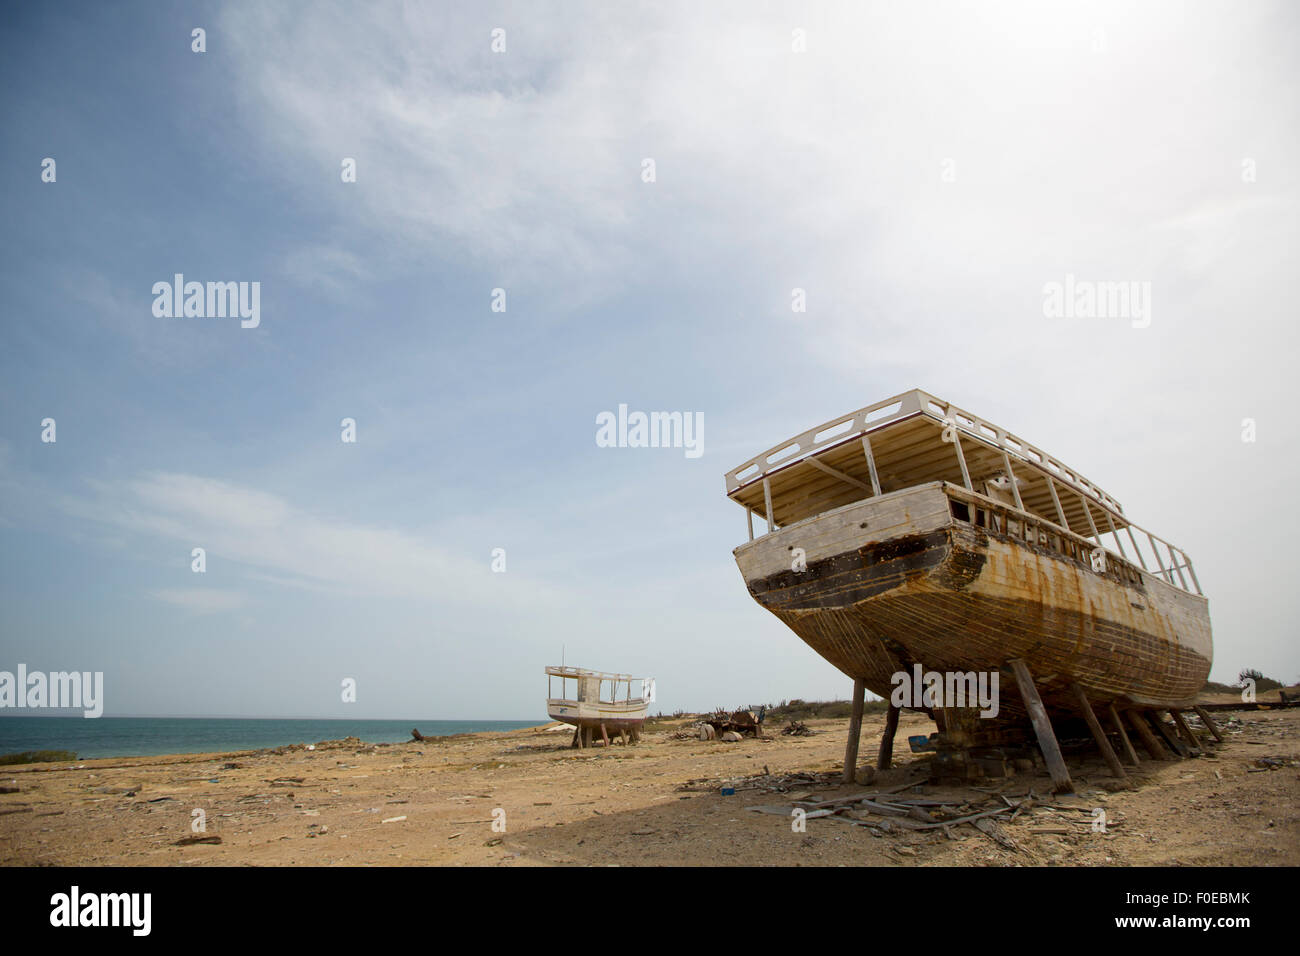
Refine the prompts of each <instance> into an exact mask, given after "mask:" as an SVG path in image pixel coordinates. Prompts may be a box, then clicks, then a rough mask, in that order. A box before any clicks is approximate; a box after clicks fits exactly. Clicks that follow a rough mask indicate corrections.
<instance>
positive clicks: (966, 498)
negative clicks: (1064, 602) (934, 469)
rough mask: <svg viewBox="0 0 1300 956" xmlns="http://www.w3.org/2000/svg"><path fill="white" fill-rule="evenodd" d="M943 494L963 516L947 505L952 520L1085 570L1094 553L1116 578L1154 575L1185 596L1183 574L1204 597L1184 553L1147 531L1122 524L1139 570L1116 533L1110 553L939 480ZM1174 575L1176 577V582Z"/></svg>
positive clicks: (1040, 519)
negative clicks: (1044, 550) (1146, 544)
mask: <svg viewBox="0 0 1300 956" xmlns="http://www.w3.org/2000/svg"><path fill="white" fill-rule="evenodd" d="M943 490H944V493H945V494H946V495H947V496H948V499H949V501H950V502H955V503H960V504H962V505H964V506H965V508H966V514H965V515H964V516H963V515H962V514H961V513H959V512H958V510H957V509H956V508H955V507H952V506H951V505H950V511H951V513H952V516H953V518H954V519H955V520H958V521H965V522H966V523H968V524H971V525H974V526H977V527H985V528H990V529H992V530H994V531H998V532H1000V533H1002V534H1010V535H1013V536H1015V537H1018V538H1022V539H1024V540H1026V541H1029V542H1031V543H1034V544H1037V545H1039V546H1043V545H1046V546H1048V547H1051V548H1052V549H1053V550H1055V551H1057V552H1058V553H1060V554H1064V555H1067V556H1069V557H1071V558H1074V559H1075V560H1078V561H1081V562H1083V563H1085V564H1088V565H1090V566H1092V565H1093V562H1094V556H1095V555H1096V553H1097V551H1098V550H1099V549H1100V550H1101V551H1104V552H1105V554H1106V560H1107V561H1109V562H1110V564H1111V565H1117V566H1119V567H1120V568H1121V569H1123V571H1122V572H1121V573H1125V574H1129V575H1132V576H1134V583H1136V581H1137V580H1138V579H1139V576H1140V574H1141V573H1142V572H1146V573H1147V574H1151V575H1159V576H1160V578H1161V580H1163V581H1164V582H1165V583H1167V584H1170V585H1172V586H1173V587H1176V588H1178V589H1179V590H1182V591H1186V592H1187V593H1189V594H1190V593H1192V589H1191V588H1189V587H1188V585H1187V578H1185V577H1184V576H1183V569H1186V570H1187V573H1188V575H1190V577H1191V581H1192V584H1193V586H1194V587H1195V588H1196V591H1195V593H1196V594H1202V595H1203V594H1204V592H1203V591H1201V585H1200V582H1199V581H1198V580H1197V578H1196V572H1195V571H1194V570H1193V569H1192V562H1191V559H1190V558H1189V557H1188V556H1187V553H1186V552H1184V551H1182V550H1180V549H1178V548H1175V547H1174V546H1173V545H1171V544H1169V542H1167V541H1165V540H1164V539H1162V538H1157V537H1156V536H1155V535H1153V534H1151V532H1149V531H1146V530H1144V529H1142V528H1139V527H1138V526H1137V525H1135V524H1132V523H1131V522H1130V523H1129V524H1128V525H1127V527H1126V530H1128V534H1129V539H1130V544H1131V545H1132V547H1133V549H1134V551H1135V553H1136V555H1137V559H1138V561H1139V563H1140V564H1141V569H1140V570H1139V568H1138V565H1136V564H1134V563H1133V562H1132V561H1131V560H1130V559H1129V557H1128V553H1127V552H1126V551H1125V550H1124V545H1123V542H1121V541H1120V538H1119V534H1118V532H1114V531H1112V532H1111V534H1112V536H1113V538H1114V541H1115V544H1116V546H1117V548H1111V547H1109V546H1108V545H1107V544H1106V542H1104V541H1103V540H1102V539H1101V535H1100V534H1099V535H1098V536H1097V538H1095V539H1089V538H1085V537H1084V536H1083V535H1081V534H1076V533H1075V532H1073V531H1071V530H1070V529H1068V528H1063V527H1061V525H1059V524H1057V523H1056V522H1055V521H1051V520H1050V519H1048V518H1044V517H1043V516H1042V515H1038V514H1034V513H1033V512H1030V511H1023V510H1021V509H1019V508H1016V507H1014V506H1012V505H1007V504H1004V503H1003V502H1000V501H995V500H993V499H992V498H989V497H988V496H986V495H981V494H979V493H978V492H975V491H967V490H966V489H965V488H962V487H960V486H959V485H954V484H952V483H951V482H947V481H945V482H944V483H943ZM980 512H983V514H982V515H981V514H980ZM1133 528H1137V530H1139V531H1142V533H1143V534H1145V535H1146V536H1147V537H1148V538H1149V539H1150V551H1151V557H1153V558H1154V560H1153V562H1152V563H1153V564H1154V565H1155V570H1154V571H1153V570H1152V569H1151V568H1149V567H1148V566H1147V561H1146V556H1144V555H1143V553H1142V550H1141V549H1140V548H1139V547H1138V544H1137V539H1136V538H1135V537H1134V536H1133V532H1132V529H1133ZM1053 539H1055V540H1053ZM1157 542H1159V543H1160V544H1163V545H1164V546H1165V548H1166V549H1167V550H1168V552H1169V563H1168V565H1166V564H1165V562H1164V559H1163V558H1162V557H1161V556H1160V550H1159V548H1157V547H1156V544H1157ZM1178 557H1181V558H1182V560H1181V561H1179V560H1178ZM1103 567H1104V566H1103ZM1099 570H1100V569H1099ZM1175 575H1177V578H1176V579H1175Z"/></svg>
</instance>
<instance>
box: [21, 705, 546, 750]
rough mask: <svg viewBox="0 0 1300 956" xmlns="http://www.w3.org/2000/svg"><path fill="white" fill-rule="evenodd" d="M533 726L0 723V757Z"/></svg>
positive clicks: (529, 723)
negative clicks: (19, 754)
mask: <svg viewBox="0 0 1300 956" xmlns="http://www.w3.org/2000/svg"><path fill="white" fill-rule="evenodd" d="M545 723H547V721H546V719H545V718H542V719H539V720H418V719H416V720H337V719H332V720H310V719H293V720H281V719H259V718H243V717H220V718H209V717H96V718H91V719H88V718H85V717H82V716H80V715H78V716H76V717H48V716H46V717H28V716H22V717H0V756H3V755H4V754H10V753H19V752H22V751H25V750H72V751H75V752H76V754H77V757H78V758H80V759H86V758H89V757H142V756H155V755H158V754H180V753H216V752H221V753H224V752H226V751H231V750H260V749H262V748H264V747H282V746H286V745H288V744H315V743H320V742H321V741H324V740H339V739H341V738H343V737H360V738H361V739H362V740H364V741H365V742H366V743H375V744H377V743H399V742H401V741H404V740H410V739H411V728H416V729H418V730H419V731H420V733H421V734H423V735H424V736H425V737H445V736H449V735H451V734H468V733H478V732H482V731H494V730H495V731H501V730H516V729H518V728H520V727H537V726H541V725H542V724H545Z"/></svg>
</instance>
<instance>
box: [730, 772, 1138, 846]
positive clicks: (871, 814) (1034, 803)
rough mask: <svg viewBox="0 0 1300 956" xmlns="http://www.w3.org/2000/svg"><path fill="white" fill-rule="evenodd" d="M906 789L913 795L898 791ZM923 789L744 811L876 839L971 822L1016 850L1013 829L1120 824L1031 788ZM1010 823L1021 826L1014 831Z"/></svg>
mask: <svg viewBox="0 0 1300 956" xmlns="http://www.w3.org/2000/svg"><path fill="white" fill-rule="evenodd" d="M904 790H911V791H912V792H911V793H902V792H901V791H904ZM925 790H926V788H924V787H923V786H922V785H918V784H911V783H908V784H902V785H900V786H897V787H892V788H889V789H876V790H872V791H868V792H864V793H855V794H849V795H846V796H842V797H834V798H832V799H827V800H810V799H807V798H805V799H795V800H793V801H791V802H790V803H788V804H764V805H760V806H751V807H746V808H745V809H746V810H752V811H754V812H756V813H769V814H773V815H777V816H782V817H785V818H787V819H792V818H794V816H795V811H796V810H802V811H803V819H804V820H816V819H828V820H833V821H836V822H840V823H847V824H850V825H853V826H860V827H866V828H868V829H869V830H870V831H871V832H872V834H873V835H874V836H884V835H886V834H891V835H892V834H902V833H914V832H917V831H920V832H922V833H925V832H926V831H929V832H931V833H932V834H933V835H935V836H938V835H940V834H942V835H943V836H946V837H947V838H948V839H954V840H955V839H959V837H958V836H957V835H955V833H954V830H955V829H956V828H958V827H961V826H963V825H966V824H969V825H970V826H971V827H973V828H974V829H976V830H977V831H979V832H980V833H981V834H983V835H984V836H986V837H988V838H989V839H990V840H992V841H993V842H994V843H997V844H998V845H999V846H1002V847H1004V848H1005V849H1008V850H1014V851H1022V850H1023V849H1024V848H1023V847H1022V846H1021V845H1020V844H1019V843H1018V842H1017V841H1016V840H1015V839H1014V837H1013V836H1012V831H1013V830H1015V831H1020V832H1021V833H1027V834H1030V835H1053V834H1054V835H1061V836H1082V835H1086V834H1088V833H1089V832H1108V830H1109V829H1112V828H1115V827H1118V826H1122V825H1123V817H1122V815H1120V814H1118V813H1117V812H1116V811H1114V810H1102V809H1101V808H1096V807H1093V806H1091V805H1089V804H1086V803H1081V802H1069V801H1067V800H1066V798H1062V799H1061V800H1056V801H1054V800H1052V799H1050V798H1047V797H1040V796H1038V795H1036V794H1035V793H1034V791H1033V790H1029V791H1027V792H1026V793H1024V794H1022V795H1020V796H1019V797H1018V798H1012V797H1008V796H1007V795H1006V794H1004V793H1001V792H992V793H986V792H977V791H974V790H973V789H970V790H968V791H967V792H966V793H959V794H948V795H929V794H927V793H926V792H925ZM971 794H975V795H971ZM1074 799H1075V800H1076V801H1077V799H1078V798H1074ZM1013 824H1021V825H1019V826H1014V827H1013ZM1099 828H1100V829H1099Z"/></svg>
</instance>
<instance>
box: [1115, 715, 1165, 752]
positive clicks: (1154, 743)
mask: <svg viewBox="0 0 1300 956" xmlns="http://www.w3.org/2000/svg"><path fill="white" fill-rule="evenodd" d="M1124 716H1125V717H1127V718H1128V722H1129V723H1130V724H1132V725H1133V729H1134V730H1136V731H1137V735H1138V739H1139V740H1141V741H1142V746H1143V747H1144V748H1145V749H1146V752H1147V753H1148V754H1150V755H1151V759H1152V760H1168V759H1169V756H1168V755H1167V754H1166V753H1165V750H1164V748H1163V747H1161V746H1160V741H1158V740H1156V735H1155V734H1153V733H1152V732H1151V725H1150V724H1148V723H1147V721H1146V718H1145V717H1143V716H1142V714H1141V712H1140V711H1133V710H1126V711H1124Z"/></svg>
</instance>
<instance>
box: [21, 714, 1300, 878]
mask: <svg viewBox="0 0 1300 956" xmlns="http://www.w3.org/2000/svg"><path fill="white" fill-rule="evenodd" d="M1220 722H1221V724H1224V725H1225V736H1226V742H1225V743H1224V745H1222V746H1221V747H1219V748H1218V749H1217V752H1216V753H1215V754H1213V755H1212V756H1208V757H1202V758H1197V759H1190V760H1178V761H1172V760H1171V761H1165V762H1159V763H1157V762H1154V761H1151V760H1147V759H1145V758H1144V759H1143V761H1142V766H1141V768H1140V769H1139V771H1138V772H1137V773H1136V774H1135V775H1134V777H1133V783H1134V785H1135V789H1132V790H1126V789H1123V788H1122V787H1121V786H1120V785H1119V783H1118V781H1115V780H1113V779H1112V778H1111V777H1110V776H1109V774H1108V772H1107V770H1106V768H1105V766H1104V764H1102V762H1101V760H1100V758H1099V757H1085V758H1080V757H1078V756H1075V757H1072V758H1071V759H1070V766H1071V772H1072V774H1073V775H1074V781H1075V784H1076V787H1077V791H1078V795H1077V796H1064V797H1057V798H1052V797H1050V796H1049V795H1048V791H1049V780H1048V777H1047V776H1046V774H1045V772H1043V771H1042V770H1041V768H1040V771H1039V772H1038V773H1023V774H1020V775H1019V776H1016V777H1012V778H1006V779H999V780H986V781H984V782H983V783H982V784H980V785H979V788H976V787H936V786H930V785H928V784H925V781H926V778H927V774H926V772H925V765H924V761H925V759H926V758H924V757H922V756H919V755H913V754H911V753H909V752H907V747H906V743H905V741H906V737H907V735H908V734H921V733H928V732H930V731H931V730H932V729H933V727H934V725H933V724H932V723H931V722H930V721H929V720H927V719H926V718H924V717H923V716H921V715H917V714H907V715H905V716H904V717H903V719H902V723H901V726H900V734H899V742H900V746H899V747H898V748H896V753H895V766H894V767H893V768H892V769H890V770H888V771H885V772H882V773H880V774H877V775H876V777H875V779H874V780H872V781H871V782H870V783H856V784H854V785H851V786H846V785H842V784H840V783H838V782H836V780H835V779H834V778H836V777H837V776H838V775H837V774H835V773H834V772H835V771H838V770H839V769H840V761H841V760H842V759H843V753H844V740H845V733H846V728H847V721H845V720H811V721H808V722H807V725H808V727H809V728H810V729H812V730H814V731H815V733H814V735H812V736H807V737H797V736H782V735H780V728H779V727H769V728H768V733H769V735H771V736H769V737H768V738H767V739H763V740H755V739H749V738H747V739H745V740H743V741H740V742H738V743H724V742H722V741H710V742H707V743H706V742H702V741H699V740H695V739H677V738H675V737H674V736H673V733H674V732H675V731H679V730H681V729H683V728H684V727H685V726H686V725H687V723H688V721H686V720H683V721H680V722H677V723H676V724H673V723H668V724H666V725H665V724H660V725H659V726H658V729H656V730H652V731H648V732H647V733H646V735H645V737H644V739H643V741H642V743H641V744H639V745H637V746H633V747H627V748H625V747H623V746H621V745H616V746H612V747H610V748H608V749H606V748H603V747H601V748H597V749H595V750H583V751H579V750H571V749H569V747H568V742H569V735H568V734H567V733H565V732H563V731H561V732H548V731H547V730H545V729H543V728H531V729H524V730H517V731H511V732H505V733H484V734H466V735H461V736H456V737H446V738H440V739H439V740H437V741H424V742H420V743H404V744H389V745H372V744H364V743H361V742H359V741H357V740H355V739H351V740H346V741H332V742H323V743H319V744H316V745H314V749H307V747H306V746H305V745H302V746H300V745H294V746H293V747H287V748H277V749H276V750H274V751H253V752H242V753H224V754H205V755H193V754H189V755H177V756H166V757H133V758H123V759H103V760H85V761H79V762H77V763H75V764H29V765H21V766H11V767H4V768H0V787H3V788H4V789H5V790H6V791H10V790H14V789H15V788H16V792H4V793H2V794H0V861H3V862H4V863H5V864H9V865H34V866H47V865H73V866H84V865H176V866H282V865H315V866H350V865H380V866H385V865H387V866H403V865H412V864H415V865H428V864H432V865H470V866H545V865H594V866H606V865H621V866H635V865H675V864H686V865H719V864H722V865H868V866H932V865H937V866H968V865H1030V866H1043V865H1089V866H1094V865H1114V866H1126V865H1158V866H1166V865H1175V866H1177V865H1184V866H1186V865H1209V864H1226V865H1261V864H1262V865H1291V866H1294V865H1297V864H1300V743H1298V740H1300V734H1298V733H1297V732H1298V731H1300V710H1294V709H1292V710H1270V711H1244V712H1240V713H1234V714H1226V713H1225V714H1222V715H1221V718H1220ZM882 726H883V718H882V717H881V716H880V715H872V716H868V717H867V718H866V719H865V720H864V723H863V743H862V754H863V756H862V758H861V763H863V764H869V763H873V762H874V754H875V747H876V742H877V741H878V739H879V735H880V732H881V729H882ZM819 774H820V776H817V775H819ZM913 781H914V782H916V783H919V784H923V786H922V787H921V788H920V789H912V788H910V787H908V786H907V785H908V784H909V783H910V782H913ZM723 786H727V787H732V788H734V789H735V790H736V792H735V793H734V794H731V795H724V794H723V793H722V792H721V788H722V787H723ZM899 788H902V789H901V790H900V789H899ZM883 790H894V791H895V792H900V793H906V794H908V795H912V796H914V797H916V796H925V797H932V798H934V799H935V800H938V801H943V802H947V803H950V804H952V805H954V806H964V807H966V808H968V809H969V810H979V809H981V808H984V807H997V806H999V804H998V802H997V801H1000V800H1001V801H1003V803H1005V802H1006V801H1005V800H1003V796H1005V797H1008V798H1011V800H1012V802H1015V803H1017V804H1019V803H1020V802H1022V801H1023V799H1024V797H1027V796H1031V793H1030V792H1031V791H1032V799H1031V800H1030V801H1029V802H1028V803H1026V805H1025V806H1024V807H1023V808H1022V809H1021V811H1020V812H1018V813H1016V814H1015V819H1014V820H1008V819H1007V818H1008V817H1009V816H1010V814H1003V815H1002V816H1001V817H1000V818H999V819H1000V823H999V826H998V827H997V828H995V830H994V833H993V834H992V835H990V834H989V833H985V832H982V831H981V830H978V829H976V828H975V827H974V826H973V825H972V824H969V823H967V824H960V825H955V826H949V827H946V828H934V829H931V830H921V831H915V830H912V831H909V830H898V829H895V830H893V831H892V832H884V833H882V832H881V829H880V828H879V827H875V826H859V825H854V824H853V823H851V822H850V821H848V820H847V819H843V818H834V817H831V818H827V817H823V818H817V819H808V820H806V821H805V826H806V831H805V832H795V831H794V829H793V828H792V826H791V818H790V817H789V815H788V814H789V807H790V804H791V801H792V800H794V799H802V800H805V801H813V802H816V801H823V800H830V799H832V798H834V797H836V796H840V795H846V794H851V793H862V792H880V791H883ZM996 791H1000V792H1001V796H1000V795H999V794H998V793H997V792H996ZM753 806H768V807H769V808H775V809H778V810H780V812H779V813H774V812H768V813H764V812H757V811H754V810H749V809H746V808H748V807H753ZM1095 807H1101V808H1104V809H1105V811H1106V819H1107V822H1108V826H1107V829H1106V832H1105V833H1100V832H1093V830H1092V828H1091V827H1090V826H1089V825H1088V821H1089V820H1091V819H1092V817H1091V811H1092V809H1093V808H1095ZM196 810H201V811H202V817H203V820H204V824H205V829H204V830H203V831H202V832H197V831H195V830H194V829H193V828H192V821H193V820H195V819H197V818H198V817H197V815H196V814H195V813H194V811H196ZM494 820H495V821H496V823H495V826H496V828H495V829H494ZM503 827H504V832H502V828H503ZM195 837H206V838H217V837H219V838H220V843H215V842H214V843H192V844H189V845H178V841H183V840H186V839H187V838H195Z"/></svg>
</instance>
